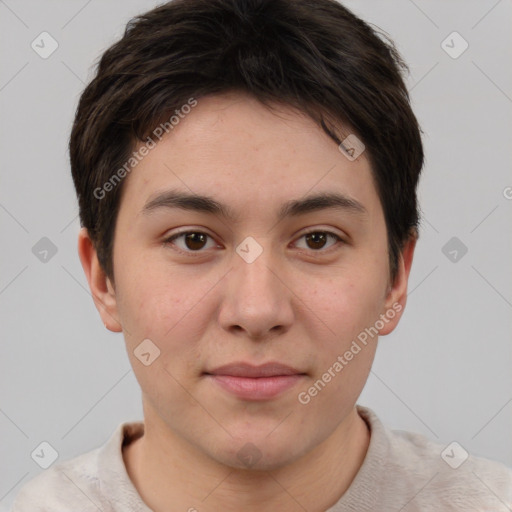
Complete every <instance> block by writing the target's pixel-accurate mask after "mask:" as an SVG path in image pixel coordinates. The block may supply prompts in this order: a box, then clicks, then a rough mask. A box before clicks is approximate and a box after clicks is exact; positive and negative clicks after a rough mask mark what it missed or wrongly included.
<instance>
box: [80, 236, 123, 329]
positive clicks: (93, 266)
mask: <svg viewBox="0 0 512 512" xmlns="http://www.w3.org/2000/svg"><path fill="white" fill-rule="evenodd" d="M78 255H79V256H80V261H81V263H82V268H83V269H84V273H85V277H86V278H87V282H88V283H89V289H90V290H91V294H92V297H93V300H94V304H95V306H96V309H97V310H98V312H99V314H100V316H101V319H102V321H103V324H104V325H105V327H106V328H107V329H108V330H109V331H112V332H121V331H122V326H121V323H120V322H119V320H118V318H119V316H118V311H117V299H116V293H115V289H114V287H113V285H112V283H111V281H110V279H109V278H108V277H107V275H106V274H105V272H104V270H103V268H102V267H101V265H100V263H99V261H98V254H97V252H96V248H95V247H94V244H93V242H92V240H91V238H90V236H89V233H88V231H87V229H86V228H81V230H80V233H79V235H78Z"/></svg>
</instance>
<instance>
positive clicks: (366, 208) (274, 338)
mask: <svg viewBox="0 0 512 512" xmlns="http://www.w3.org/2000/svg"><path fill="white" fill-rule="evenodd" d="M348 133H350V132H349V131H348V132H347V134H348ZM123 186H124V190H123V196H122V201H121V206H120V211H119V215H118V219H117V224H116V232H115V238H114V252H113V267H114V282H115V284H111V283H110V282H109V281H108V280H106V279H105V283H106V284H105V286H103V287H102V286H99V285H98V289H97V290H96V293H95V296H96V301H97V304H98V305H99V307H98V309H99V311H100V313H101V315H102V318H103V320H104V322H105V324H106V326H107V327H108V328H109V329H111V330H122V331H123V333H124V337H125V340H126V346H127V351H128V355H129V357H130V361H131V364H132V366H133V370H134V373H135V375H136V377H137V380H138V382H139V384H140V386H141V388H142V393H143V401H144V410H145V421H146V424H147V425H148V428H151V425H152V426H153V428H154V429H156V430H158V431H159V432H161V433H163V432H166V433H168V434H169V436H172V437H173V439H177V440H181V441H182V442H184V443H188V444H189V445H190V446H192V447H194V448H195V449H197V450H198V451H199V452H200V453H201V454H203V455H206V456H208V457H210V458H211V459H214V460H216V461H218V462H220V463H222V464H227V465H228V466H231V467H243V464H244V462H243V461H242V458H241V454H244V453H245V452H244V450H245V451H251V450H253V451H254V452H255V453H257V456H255V457H253V459H254V460H253V464H255V465H256V466H257V467H258V468H262V469H269V468H275V467H279V466H282V465H286V464H288V463H290V462H291V461H293V460H294V459H296V458H298V457H299V456H301V455H303V454H305V453H307V452H308V451H310V450H312V449H313V448H314V447H315V446H317V445H319V444H320V443H322V442H323V441H324V440H326V439H327V438H328V437H329V436H330V435H331V434H332V433H333V432H334V431H335V430H336V429H337V428H340V425H342V424H343V421H344V420H345V419H346V418H347V417H348V415H349V414H350V413H351V412H353V409H354V404H355V402H356V400H357V398H358V396H359V394H360V392H361V390H362V388H363V386H364V383H365V381H366V379H367V376H368V374H369V371H370V367H371V363H372V361H373V357H374V353H375V349H376V343H377V336H375V334H374V333H375V330H378V331H380V334H387V333H388V332H390V331H391V330H393V328H394V327H395V325H396V323H397V322H398V318H399V317H400V311H401V309H402V308H403V305H404V300H405V286H406V284H405V283H406V276H407V274H408V265H407V261H406V265H405V267H404V263H403V261H402V262H401V263H400V265H399V276H398V279H397V281H396V282H395V283H394V284H393V285H391V283H390V282H389V265H388V244H387V235H386V227H385V221H384V215H383V211H382V207H381V204H380V201H379V197H378V195H377V192H376V189H375V186H374V184H373V180H372V175H371V171H370V165H369V162H368V160H367V159H366V158H365V154H364V153H363V154H362V155H361V156H359V157H358V158H357V159H355V160H353V161H352V160H351V159H348V158H347V157H346V156H345V155H344V154H342V153H341V152H340V150H339V149H338V147H337V145H336V144H335V143H334V142H333V141H332V140H331V139H330V138H329V137H328V136H327V135H325V133H324V132H323V131H322V130H321V128H319V127H318V126H317V125H316V124H315V123H314V122H313V121H312V120H311V119H309V118H307V117H306V116H304V115H301V114H299V113H296V112H295V111H293V110H290V109H288V108H287V107H280V109H279V111H276V112H271V111H269V110H268V109H266V108H265V107H264V106H262V105H261V104H259V103H258V102H257V101H256V100H254V99H252V98H250V97H248V96H244V95H235V94H224V95H216V96H210V97H205V98H201V99H199V100H198V104H197V106H195V108H194V109H193V110H192V111H191V112H190V113H189V114H188V115H187V116H186V117H184V118H183V119H181V121H180V123H179V124H178V125H176V126H175V127H174V129H173V130H172V131H171V132H170V133H169V134H168V135H166V136H165V137H163V138H162V140H161V141H160V142H158V144H157V145H156V147H154V148H153V149H151V150H150V151H149V153H148V154H147V155H146V156H145V157H144V158H143V159H142V161H141V162H140V163H138V165H137V166H136V167H135V168H134V170H133V171H132V172H131V173H130V175H129V176H128V177H127V178H126V181H125V183H124V185H123ZM180 195H184V196H185V195H188V196H191V195H198V196H204V197H205V198H207V200H202V201H201V200H197V199H196V200H193V199H191V198H188V199H185V198H181V199H179V196H180ZM314 196H322V197H321V198H320V199H317V200H316V201H315V200H313V201H309V202H308V200H309V199H311V198H313V197H314ZM335 196H336V198H335ZM333 198H335V199H336V200H334V199H333ZM327 199H330V201H329V200H327ZM83 253H84V251H82V261H83V262H84V261H85V260H87V258H86V257H84V255H83ZM92 259H93V260H94V252H93V253H92ZM86 266H87V264H85V265H84V268H85V267H86ZM90 268H91V267H89V269H90ZM94 268H96V274H95V270H94ZM86 273H87V274H88V277H89V280H90V282H91V283H92V284H91V287H94V286H95V284H94V281H95V277H94V276H95V275H96V276H100V275H101V272H100V271H99V270H98V266H97V262H96V263H95V264H93V265H92V271H89V272H88V271H87V269H86ZM100 280H101V278H100V277H97V278H96V282H99V281H100ZM100 303H101V304H100ZM365 329H366V331H365ZM372 329H373V330H372ZM369 332H370V333H371V335H370V334H369ZM364 333H366V343H363V341H362V340H363V339H364V338H365V334H364ZM144 340H146V341H144ZM147 340H150V341H147ZM143 341H144V343H143V344H142V345H141V343H142V342H143ZM354 342H355V345H354ZM356 347H359V350H358V349H357V348H356ZM350 354H352V356H350ZM240 363H245V364H246V365H247V366H243V365H240ZM267 363H272V364H273V365H270V366H266V367H261V365H266V364H267ZM274 363H277V364H280V365H285V366H286V367H287V369H283V368H282V367H280V366H276V365H275V364H274ZM231 364H234V365H235V366H234V367H232V368H228V369H224V370H222V369H220V370H219V368H220V367H222V366H225V365H231ZM254 367H256V368H254ZM251 371H254V372H255V373H254V374H251V373H250V372H251ZM265 372H267V373H265ZM286 374H287V375H286ZM251 375H252V376H253V378H249V377H250V376H251ZM256 375H258V376H259V378H255V376H256ZM162 435H166V434H162ZM248 443H252V445H254V446H252V445H250V444H248ZM255 447H256V448H255Z"/></svg>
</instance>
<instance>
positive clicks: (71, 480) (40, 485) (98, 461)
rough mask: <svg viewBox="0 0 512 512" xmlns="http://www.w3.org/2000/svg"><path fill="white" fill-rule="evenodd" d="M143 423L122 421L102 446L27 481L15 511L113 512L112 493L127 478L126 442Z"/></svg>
mask: <svg viewBox="0 0 512 512" xmlns="http://www.w3.org/2000/svg"><path fill="white" fill-rule="evenodd" d="M141 428H142V424H141V423H128V422H127V423H121V424H120V425H118V427H117V428H116V429H115V431H114V432H113V433H112V435H111V436H110V439H108V441H107V442H106V443H104V444H103V445H102V446H100V447H98V448H95V449H94V450H91V451H89V452H86V453H83V454H81V455H79V456H77V457H74V458H71V459H69V460H65V461H63V462H59V463H56V464H54V465H53V466H51V467H50V468H48V469H46V470H45V471H43V472H42V473H40V474H39V475H37V476H36V477H35V478H33V479H32V480H30V481H29V482H27V483H26V484H25V485H24V486H23V487H22V488H21V490H20V491H19V492H18V494H17V496H16V499H15V501H14V505H13V508H12V510H11V512H29V511H30V512H37V511H41V512H43V511H45V512H46V511H47V512H50V511H51V512H64V511H66V512H68V511H69V510H77V511H78V510H79V511H81V512H89V511H91V512H97V511H98V510H102V511H103V512H109V511H111V510H112V506H111V505H110V504H109V503H110V502H109V501H108V496H109V494H112V490H113V489H116V488H117V487H118V486H117V483H118V481H119V482H121V481H122V480H123V478H125V473H126V472H125V471H124V465H123V461H122V448H121V447H122V444H123V441H125V440H126V439H127V437H129V436H130V435H135V434H137V433H140V431H141Z"/></svg>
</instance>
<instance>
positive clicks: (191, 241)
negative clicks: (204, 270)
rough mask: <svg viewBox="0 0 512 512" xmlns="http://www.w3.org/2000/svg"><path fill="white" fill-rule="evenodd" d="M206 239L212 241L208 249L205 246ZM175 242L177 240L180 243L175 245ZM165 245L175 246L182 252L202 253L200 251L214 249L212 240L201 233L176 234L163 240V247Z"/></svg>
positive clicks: (185, 232)
mask: <svg viewBox="0 0 512 512" xmlns="http://www.w3.org/2000/svg"><path fill="white" fill-rule="evenodd" d="M208 239H211V241H212V245H210V247H208V246H207V241H208ZM176 240H179V241H180V243H175V241H176ZM167 244H172V245H176V246H177V248H178V249H179V250H180V251H183V252H202V251H201V249H204V248H206V249H210V248H211V247H216V244H215V242H214V241H213V238H212V237H211V236H210V235H208V234H207V233H203V232H202V231H183V232H182V233H177V234H176V235H172V236H171V237H169V238H166V239H165V240H164V245H167Z"/></svg>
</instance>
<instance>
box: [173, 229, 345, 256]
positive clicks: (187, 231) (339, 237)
mask: <svg viewBox="0 0 512 512" xmlns="http://www.w3.org/2000/svg"><path fill="white" fill-rule="evenodd" d="M190 233H194V234H203V235H206V236H207V237H209V238H211V239H212V240H214V241H215V243H217V245H218V242H217V241H216V240H215V237H214V236H213V235H211V234H210V233H208V232H207V231H204V228H200V229H194V228H192V229H191V228H184V229H183V230H181V231H177V232H175V233H173V234H172V235H169V236H167V237H165V238H164V240H163V245H164V246H165V245H168V244H172V242H173V241H174V240H175V239H176V238H178V237H180V236H182V235H187V234H190ZM312 233H324V234H326V235H327V236H332V237H334V238H335V239H336V243H335V244H334V245H332V246H331V247H329V248H327V249H325V250H324V249H318V250H316V251H315V250H314V249H299V250H300V251H302V252H308V253H313V254H315V253H316V254H323V253H328V252H330V250H331V249H335V248H336V247H337V246H339V244H340V243H341V244H346V243H347V242H346V240H345V237H344V236H342V235H340V234H338V233H336V232H334V231H331V230H330V229H327V228H318V227H317V228H308V230H307V231H303V232H302V233H300V234H298V235H297V236H296V237H295V239H294V241H297V240H300V239H301V238H303V237H304V236H306V235H309V234H312ZM172 245H174V244H172ZM174 248H175V250H176V251H178V252H180V253H182V254H187V255H190V254H192V255H201V254H202V253H204V252H206V250H198V251H191V250H183V249H181V248H179V247H176V246H175V245H174Z"/></svg>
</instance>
